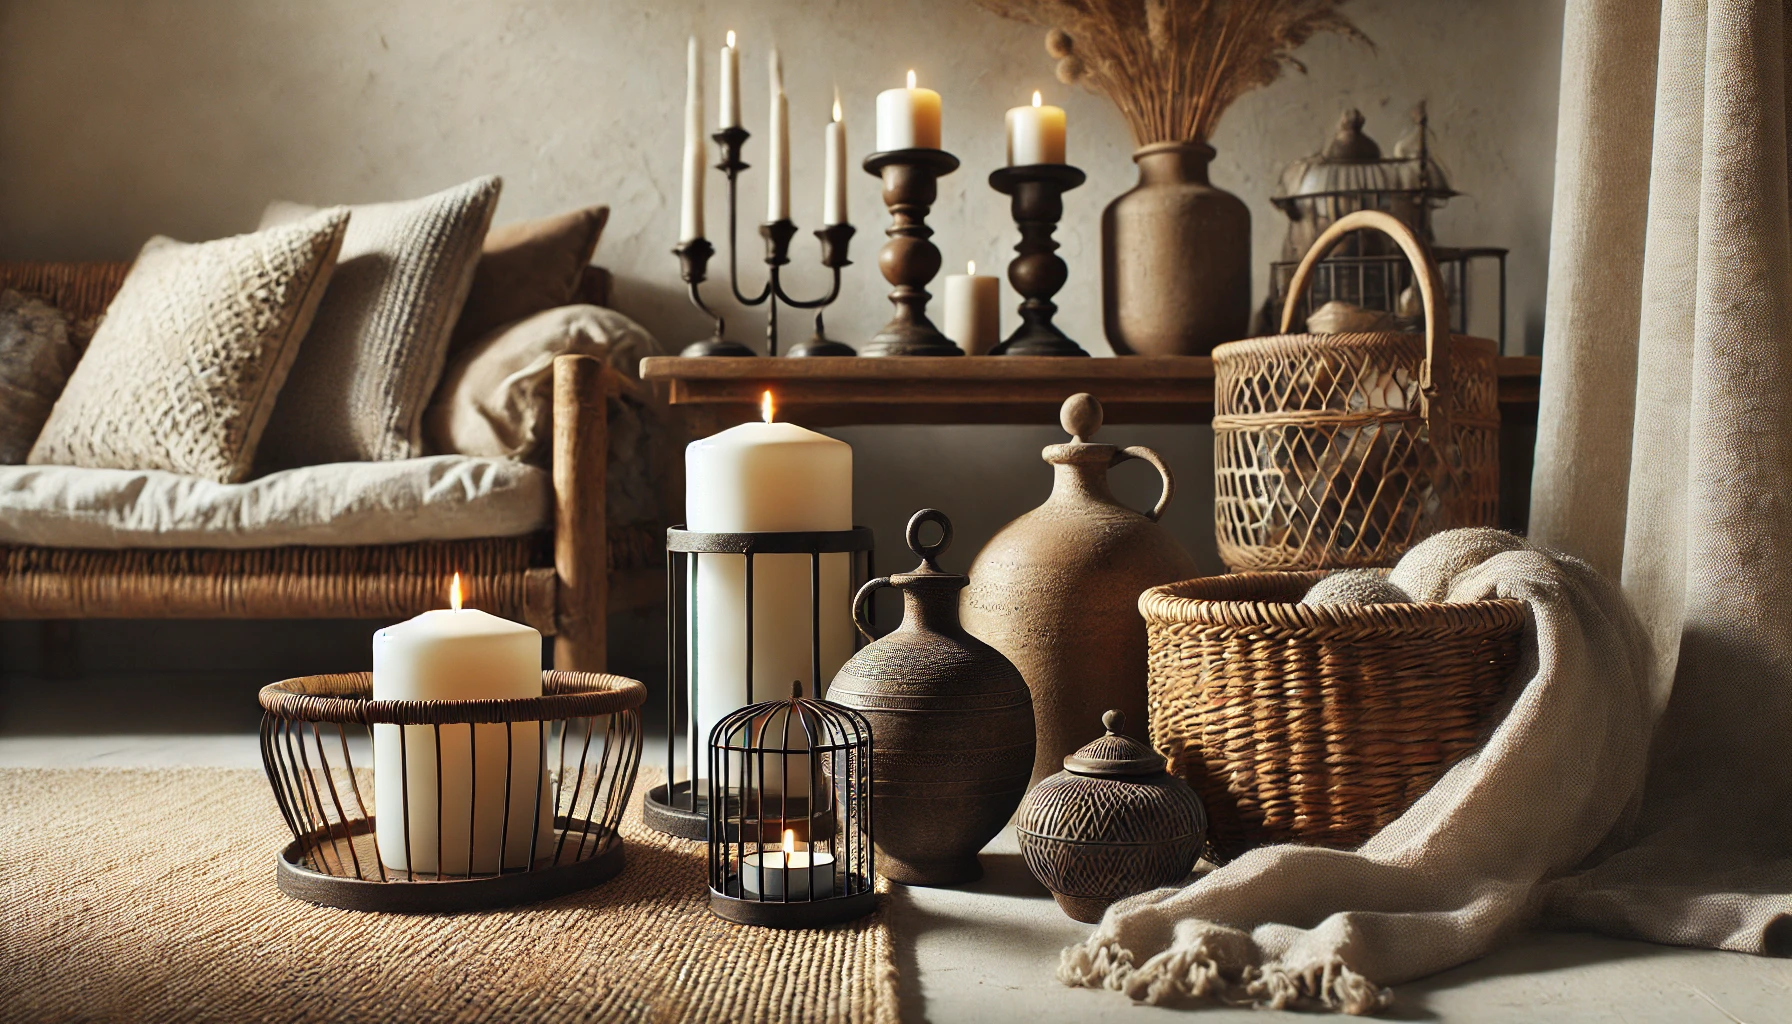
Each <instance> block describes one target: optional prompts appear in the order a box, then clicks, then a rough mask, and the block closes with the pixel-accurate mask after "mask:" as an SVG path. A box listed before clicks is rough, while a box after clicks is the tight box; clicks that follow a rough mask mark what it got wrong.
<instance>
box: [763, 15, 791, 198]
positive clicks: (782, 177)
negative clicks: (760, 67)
mask: <svg viewBox="0 0 1792 1024" xmlns="http://www.w3.org/2000/svg"><path fill="white" fill-rule="evenodd" d="M771 86H772V98H771V111H772V114H771V120H772V138H771V147H770V153H771V164H772V165H771V168H770V172H769V173H768V174H767V175H766V198H765V219H766V220H767V221H779V220H789V219H790V102H789V101H788V100H786V99H785V98H784V61H783V60H782V59H781V58H780V57H779V56H778V51H776V50H773V51H772V57H771Z"/></svg>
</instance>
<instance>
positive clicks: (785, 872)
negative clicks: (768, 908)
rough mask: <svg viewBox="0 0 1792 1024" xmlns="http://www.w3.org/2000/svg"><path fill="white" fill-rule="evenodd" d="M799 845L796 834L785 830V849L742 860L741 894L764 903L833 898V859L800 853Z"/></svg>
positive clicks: (811, 853) (826, 855) (814, 853)
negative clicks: (767, 901) (768, 901)
mask: <svg viewBox="0 0 1792 1024" xmlns="http://www.w3.org/2000/svg"><path fill="white" fill-rule="evenodd" d="M798 845H799V844H798V843H797V841H796V832H794V831H793V830H791V829H785V830H784V843H783V849H780V850H770V851H767V852H764V853H749V854H747V855H746V856H745V857H742V858H741V865H740V888H741V892H743V893H745V894H746V895H747V896H751V897H754V898H757V899H765V900H783V899H792V900H825V899H827V898H828V897H830V896H832V895H834V855H833V854H831V853H822V852H819V851H811V850H799V849H797V846H798ZM803 845H807V844H803ZM811 880H813V885H811Z"/></svg>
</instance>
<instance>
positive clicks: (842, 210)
mask: <svg viewBox="0 0 1792 1024" xmlns="http://www.w3.org/2000/svg"><path fill="white" fill-rule="evenodd" d="M825 162H826V165H827V169H828V173H827V182H826V184H825V186H824V187H823V189H822V193H821V222H822V224H824V225H832V224H844V223H846V122H845V120H843V119H842V117H841V110H840V90H838V89H835V90H834V119H833V120H832V121H829V122H828V126H827V159H826V161H825Z"/></svg>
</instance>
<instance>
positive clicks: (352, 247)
mask: <svg viewBox="0 0 1792 1024" xmlns="http://www.w3.org/2000/svg"><path fill="white" fill-rule="evenodd" d="M499 188H500V182H499V180H498V179H497V178H495V177H485V178H477V179H475V180H473V181H470V182H467V183H466V184H464V185H458V186H456V187H454V188H451V189H447V190H445V191H442V192H438V193H436V194H435V195H431V196H425V197H423V198H422V199H414V200H410V201H406V202H397V203H376V204H373V205H369V206H355V207H351V208H350V209H351V212H352V216H351V218H350V220H349V225H348V233H347V235H346V236H344V238H343V241H342V255H341V257H340V259H339V260H338V261H337V269H336V275H335V278H334V279H333V280H332V281H331V282H330V289H329V291H328V292H326V293H325V295H324V299H323V303H322V304H321V305H320V306H319V307H318V311H317V320H316V322H315V323H314V324H313V325H312V327H311V332H310V334H309V335H307V336H306V338H305V345H304V348H303V349H302V350H301V352H300V354H299V360H298V362H297V363H296V364H294V366H293V369H292V378H291V380H289V381H288V382H287V387H286V390H285V392H283V393H282V394H281V396H280V401H279V403H278V404H277V405H276V406H275V409H274V417H273V420H272V421H271V422H270V423H269V425H268V432H267V438H266V445H265V450H264V452H263V458H262V459H261V460H260V461H259V463H258V465H259V466H260V467H261V468H263V469H289V468H292V467H294V466H311V465H318V464H320V463H325V462H370V461H376V460H383V459H407V458H413V457H415V456H418V455H421V454H423V410H424V409H425V408H426V407H427V406H428V404H429V397H430V395H431V394H432V393H433V392H434V391H435V386H436V382H437V381H438V380H439V379H440V378H441V375H442V363H443V360H444V359H445V358H446V357H447V352H448V337H449V332H450V331H451V330H452V328H453V325H454V320H455V318H456V317H457V316H458V315H459V314H460V308H461V304H462V303H463V302H464V301H465V300H466V297H467V288H468V286H469V285H470V284H471V282H472V279H473V268H474V266H475V265H476V264H477V263H478V260H479V245H480V240H481V239H483V238H484V237H485V230H486V227H487V225H488V224H490V222H491V216H492V210H493V209H494V208H495V207H496V206H497V203H498V191H499ZM309 209H310V208H309V207H304V206H299V205H297V204H293V203H279V202H276V203H273V204H271V205H269V206H268V208H267V210H265V211H264V212H263V213H262V224H263V225H264V226H266V225H270V224H278V223H284V222H286V221H289V220H292V219H294V218H296V217H299V216H303V215H304V214H305V213H306V212H307V211H308V210H309Z"/></svg>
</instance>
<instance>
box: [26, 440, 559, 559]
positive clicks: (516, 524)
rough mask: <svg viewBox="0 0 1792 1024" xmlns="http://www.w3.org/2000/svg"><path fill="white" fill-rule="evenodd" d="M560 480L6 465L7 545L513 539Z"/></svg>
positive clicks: (481, 470)
mask: <svg viewBox="0 0 1792 1024" xmlns="http://www.w3.org/2000/svg"><path fill="white" fill-rule="evenodd" d="M552 503H553V481H552V480H551V479H550V477H549V475H548V473H547V472H546V471H545V470H541V469H538V468H536V467H534V466H526V465H524V464H522V463H520V462H515V461H512V460H510V459H475V458H467V457H464V456H458V455H443V456H436V457H433V458H422V459H404V460H400V461H396V462H338V463H331V464H329V465H324V466H305V467H301V468H299V469H289V470H285V471H283V472H279V473H271V474H269V475H267V476H264V477H259V478H257V479H254V480H250V481H248V482H247V483H240V484H220V483H216V482H214V481H210V480H201V479H198V478H195V477H190V476H179V475H176V474H173V473H164V472H160V471H157V470H121V469H75V468H71V467H68V466H0V544H34V545H38V546H42V547H60V548H109V549H116V548H163V549H167V548H271V547H284V546H286V545H294V544H298V545H312V546H321V547H341V546H349V545H359V544H408V543H412V542H415V541H425V540H462V539H467V538H475V537H513V536H520V535H522V534H526V533H531V532H533V531H535V530H539V529H541V528H543V527H545V526H547V525H548V523H549V522H550V520H551V518H552Z"/></svg>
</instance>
